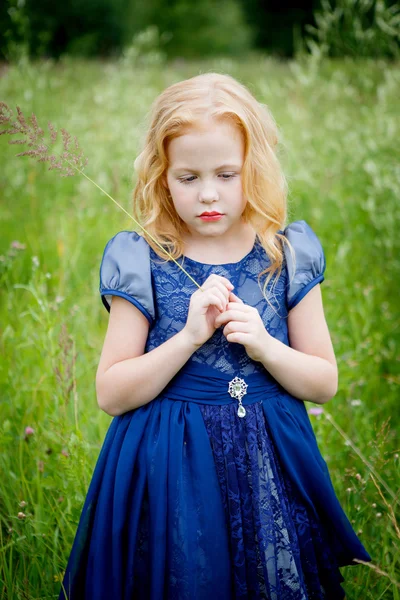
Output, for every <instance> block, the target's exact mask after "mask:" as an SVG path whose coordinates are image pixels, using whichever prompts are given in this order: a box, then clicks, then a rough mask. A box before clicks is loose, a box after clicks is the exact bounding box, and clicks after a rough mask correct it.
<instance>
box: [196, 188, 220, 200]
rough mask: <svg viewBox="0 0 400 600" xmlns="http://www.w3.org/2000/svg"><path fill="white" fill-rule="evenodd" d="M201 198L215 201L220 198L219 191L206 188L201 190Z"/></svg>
mask: <svg viewBox="0 0 400 600" xmlns="http://www.w3.org/2000/svg"><path fill="white" fill-rule="evenodd" d="M200 200H203V201H208V202H210V201H213V200H218V192H217V190H215V189H212V188H206V189H204V190H202V191H201V192H200Z"/></svg>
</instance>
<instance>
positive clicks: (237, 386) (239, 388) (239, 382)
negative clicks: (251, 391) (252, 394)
mask: <svg viewBox="0 0 400 600" xmlns="http://www.w3.org/2000/svg"><path fill="white" fill-rule="evenodd" d="M247 387H248V384H247V383H246V382H245V380H244V379H241V378H240V377H234V378H233V379H232V381H230V382H229V387H228V392H229V394H230V395H231V396H232V398H236V399H237V400H238V401H239V407H238V411H237V414H238V416H239V417H244V416H245V415H246V409H245V407H244V406H243V404H242V398H243V396H244V395H245V394H247V391H246V390H247Z"/></svg>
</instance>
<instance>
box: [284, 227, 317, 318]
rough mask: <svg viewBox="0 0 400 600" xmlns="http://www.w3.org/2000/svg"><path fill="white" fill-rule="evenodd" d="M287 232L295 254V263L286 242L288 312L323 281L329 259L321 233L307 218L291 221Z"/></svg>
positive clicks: (285, 231)
mask: <svg viewBox="0 0 400 600" xmlns="http://www.w3.org/2000/svg"><path fill="white" fill-rule="evenodd" d="M284 234H285V236H286V238H287V239H288V240H289V242H290V243H291V244H292V246H293V249H294V252H295V257H296V263H295V265H294V263H293V259H292V256H291V254H290V251H289V248H288V246H287V245H286V244H284V255H285V261H286V265H287V271H288V284H287V290H286V301H287V308H288V311H289V310H291V309H292V308H294V307H295V306H296V305H297V304H298V303H299V302H300V300H302V299H303V298H304V296H305V295H306V294H307V293H308V292H309V291H310V290H311V289H312V288H313V287H314V286H315V285H317V284H318V283H321V282H322V281H324V279H325V277H324V272H325V268H326V260H325V253H324V250H323V248H322V245H321V242H320V240H319V238H318V236H317V235H316V233H315V232H314V231H313V230H312V229H311V227H310V225H308V223H307V222H306V221H304V220H301V221H294V222H293V223H290V225H288V226H287V227H286V228H285V230H284Z"/></svg>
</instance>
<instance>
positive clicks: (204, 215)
mask: <svg viewBox="0 0 400 600" xmlns="http://www.w3.org/2000/svg"><path fill="white" fill-rule="evenodd" d="M214 215H222V213H219V212H215V211H213V212H203V213H201V215H200V217H213V216H214Z"/></svg>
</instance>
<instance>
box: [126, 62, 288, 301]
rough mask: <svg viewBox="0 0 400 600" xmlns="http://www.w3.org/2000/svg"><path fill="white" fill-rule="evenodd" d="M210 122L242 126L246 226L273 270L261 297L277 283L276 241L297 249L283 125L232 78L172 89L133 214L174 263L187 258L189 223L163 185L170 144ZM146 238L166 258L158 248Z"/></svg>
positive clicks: (164, 98) (154, 117) (143, 159)
mask: <svg viewBox="0 0 400 600" xmlns="http://www.w3.org/2000/svg"><path fill="white" fill-rule="evenodd" d="M207 119H216V120H225V121H228V122H230V123H232V124H234V125H235V126H237V127H238V128H239V130H240V131H241V132H242V135H243V139H244V146H245V153H244V162H243V168H242V175H241V177H242V188H243V194H244V197H245V198H246V199H247V204H246V207H245V209H244V212H243V214H242V218H243V221H244V222H245V223H250V224H251V226H252V227H253V228H254V230H255V231H256V233H257V235H258V238H259V240H260V242H261V244H262V246H263V247H264V249H265V251H266V253H267V255H268V257H269V258H270V261H271V265H270V266H269V267H268V268H266V269H265V270H264V271H262V272H261V273H260V274H259V275H258V278H259V279H260V277H261V276H262V275H264V274H267V273H269V276H268V277H267V279H266V281H265V283H264V287H263V289H262V293H263V295H264V297H265V298H266V300H267V301H268V298H267V297H266V296H265V289H266V287H267V285H268V282H269V281H270V279H271V277H272V276H273V274H274V273H275V272H276V271H278V274H277V276H276V281H277V280H278V278H279V276H280V273H281V270H282V263H283V251H282V247H281V246H280V244H277V238H279V239H280V240H281V241H282V242H283V243H286V244H288V246H289V249H290V252H291V254H292V258H293V260H295V255H294V250H293V248H292V246H291V244H290V242H289V240H288V239H287V238H286V237H285V236H284V235H282V234H280V233H278V229H282V228H283V225H284V223H285V220H286V216H287V191H288V185H287V181H286V178H285V175H284V173H283V171H282V168H281V165H280V162H279V160H278V158H277V156H276V153H275V146H276V145H277V143H278V127H277V125H276V122H275V120H274V118H273V116H272V114H271V112H270V110H269V109H268V107H267V106H266V105H265V104H261V103H260V102H258V101H257V100H256V99H255V98H254V96H253V95H252V94H251V93H250V91H249V90H248V89H247V88H246V87H245V86H244V85H242V84H241V83H239V82H238V81H237V80H236V79H235V78H233V77H231V76H230V75H226V74H221V73H204V74H201V75H197V76H195V77H191V78H190V79H185V80H184V81H180V82H178V83H175V84H173V85H170V86H169V87H167V88H166V89H165V90H164V91H163V92H162V93H161V94H160V95H159V96H158V97H157V98H156V100H155V101H154V103H153V105H152V107H151V109H150V126H149V128H148V131H147V135H146V138H145V143H144V148H143V150H142V152H141V153H140V154H139V156H138V157H137V159H136V160H135V163H134V165H135V170H136V171H137V182H136V185H135V188H134V190H133V216H134V217H135V219H136V220H137V221H139V222H140V223H141V224H142V225H143V226H144V227H145V228H146V229H147V230H148V231H149V232H150V233H151V234H152V236H153V237H155V238H156V239H158V241H159V242H160V243H161V244H162V245H163V246H164V247H166V248H167V250H168V252H169V253H170V254H171V255H172V256H173V257H174V258H175V259H177V258H178V257H180V256H181V255H183V250H184V248H183V242H182V234H183V233H184V232H186V233H187V232H188V228H187V225H186V223H185V222H184V221H183V220H182V219H181V218H180V216H179V215H178V214H177V212H176V210H175V207H174V205H173V202H172V198H171V196H170V195H169V193H168V189H167V187H166V186H165V185H164V184H163V178H164V180H165V179H166V171H167V169H168V155H167V150H168V143H169V142H170V141H171V140H172V139H174V138H175V137H178V136H180V135H183V134H184V133H185V132H186V130H187V129H189V128H190V127H197V126H198V124H199V123H201V122H203V121H204V120H207ZM142 235H143V237H144V238H145V239H146V241H147V242H148V244H149V245H150V246H151V247H152V248H153V249H154V251H155V252H156V253H157V254H158V255H159V256H162V258H165V255H161V252H162V251H161V250H160V248H159V246H157V244H155V242H154V241H153V240H152V239H151V238H150V237H149V236H148V235H146V232H143V234H142Z"/></svg>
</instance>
